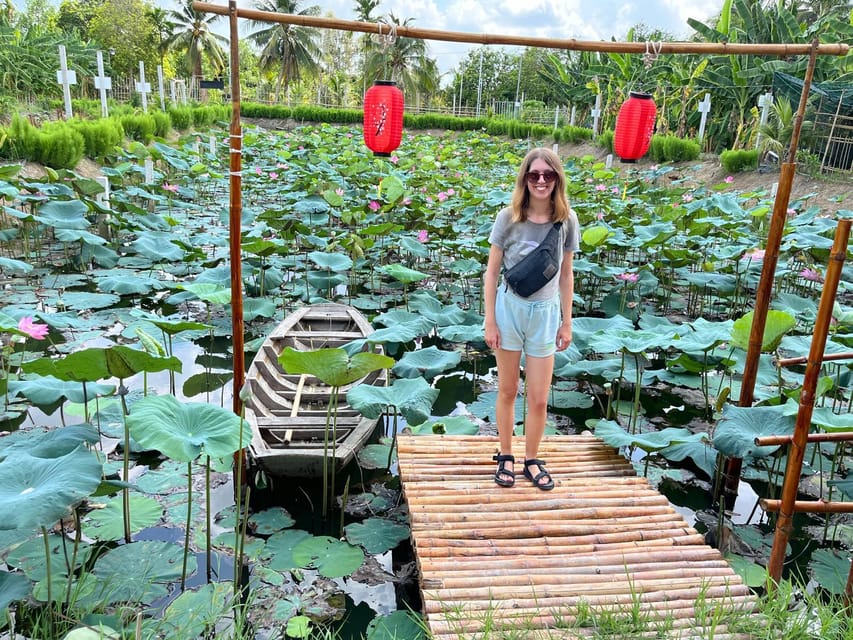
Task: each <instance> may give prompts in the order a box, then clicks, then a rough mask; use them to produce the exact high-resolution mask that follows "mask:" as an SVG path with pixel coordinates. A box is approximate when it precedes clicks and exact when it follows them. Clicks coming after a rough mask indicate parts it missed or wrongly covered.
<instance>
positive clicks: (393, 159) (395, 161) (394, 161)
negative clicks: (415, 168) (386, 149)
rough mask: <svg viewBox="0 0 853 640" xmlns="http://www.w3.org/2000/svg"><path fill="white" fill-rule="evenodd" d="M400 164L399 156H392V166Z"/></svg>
mask: <svg viewBox="0 0 853 640" xmlns="http://www.w3.org/2000/svg"><path fill="white" fill-rule="evenodd" d="M398 162H400V158H398V157H397V156H391V163H392V164H397V163H398Z"/></svg>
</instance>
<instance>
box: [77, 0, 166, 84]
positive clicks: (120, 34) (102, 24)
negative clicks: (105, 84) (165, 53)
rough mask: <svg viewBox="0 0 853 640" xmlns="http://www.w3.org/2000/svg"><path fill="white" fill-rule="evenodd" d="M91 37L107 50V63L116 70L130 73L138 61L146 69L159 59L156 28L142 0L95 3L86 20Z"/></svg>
mask: <svg viewBox="0 0 853 640" xmlns="http://www.w3.org/2000/svg"><path fill="white" fill-rule="evenodd" d="M88 32H89V36H90V37H91V38H92V40H93V41H94V42H96V43H98V45H99V46H100V47H102V48H104V49H107V50H109V51H110V59H109V65H110V67H111V68H112V69H113V71H115V72H116V73H120V74H122V75H125V76H133V75H134V74H136V73H137V69H139V61H140V60H141V61H143V62H144V63H145V67H146V68H147V69H154V68H155V67H156V66H157V65H158V64H159V63H160V57H159V56H158V54H157V31H156V28H155V26H154V24H153V23H152V22H151V20H150V18H149V6H148V5H147V4H146V3H145V2H144V1H143V0H110V1H109V2H104V3H98V6H97V7H96V8H95V10H94V11H93V13H92V17H91V19H90V20H89V23H88Z"/></svg>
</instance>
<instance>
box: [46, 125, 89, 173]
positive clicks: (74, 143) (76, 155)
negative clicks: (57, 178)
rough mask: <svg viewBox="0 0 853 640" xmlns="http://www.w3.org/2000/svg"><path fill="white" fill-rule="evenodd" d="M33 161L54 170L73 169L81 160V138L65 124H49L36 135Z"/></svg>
mask: <svg viewBox="0 0 853 640" xmlns="http://www.w3.org/2000/svg"><path fill="white" fill-rule="evenodd" d="M35 139H36V148H35V150H34V157H33V159H34V160H36V161H37V162H40V163H42V164H43V165H45V166H47V167H53V168H54V169H73V168H74V167H76V166H77V163H78V162H80V160H81V159H82V158H83V152H84V151H85V149H86V143H85V141H84V140H83V136H82V135H81V134H80V133H78V132H77V131H75V130H74V128H73V127H72V126H71V125H70V124H68V123H67V122H62V121H57V122H49V123H47V124H46V125H44V126H43V127H42V128H41V129H40V130H39V131H38V132H37V134H36V138H35Z"/></svg>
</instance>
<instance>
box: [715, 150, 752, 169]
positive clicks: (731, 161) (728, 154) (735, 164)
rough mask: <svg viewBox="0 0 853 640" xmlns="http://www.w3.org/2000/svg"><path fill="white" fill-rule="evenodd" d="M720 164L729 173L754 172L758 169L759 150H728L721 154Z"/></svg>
mask: <svg viewBox="0 0 853 640" xmlns="http://www.w3.org/2000/svg"><path fill="white" fill-rule="evenodd" d="M720 164H722V165H723V168H724V169H725V170H726V171H728V172H729V173H741V172H743V171H753V170H755V169H757V168H758V150H757V149H752V150H748V149H739V150H737V151H735V150H732V149H726V150H725V151H723V152H722V153H721V154H720Z"/></svg>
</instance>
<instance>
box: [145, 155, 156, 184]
mask: <svg viewBox="0 0 853 640" xmlns="http://www.w3.org/2000/svg"><path fill="white" fill-rule="evenodd" d="M153 182H154V161H153V160H152V159H151V158H145V184H151V183H153Z"/></svg>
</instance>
